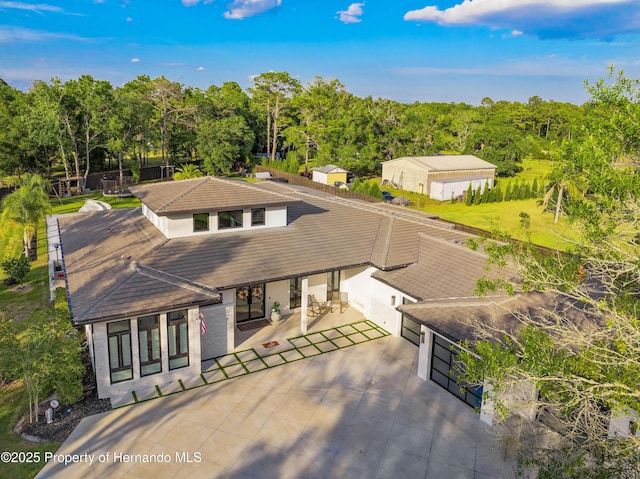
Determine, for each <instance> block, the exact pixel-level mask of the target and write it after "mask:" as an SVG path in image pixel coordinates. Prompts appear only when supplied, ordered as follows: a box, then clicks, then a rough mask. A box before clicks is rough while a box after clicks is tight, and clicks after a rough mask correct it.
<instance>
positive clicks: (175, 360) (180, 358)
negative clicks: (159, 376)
mask: <svg viewBox="0 0 640 479" xmlns="http://www.w3.org/2000/svg"><path fill="white" fill-rule="evenodd" d="M172 315H182V317H180V318H175V319H174V318H172ZM183 324H184V329H183V328H182V327H181V326H182V325H183ZM183 334H184V335H185V336H186V342H185V343H184V345H185V347H186V350H185V351H182V350H181V345H182V339H183V338H182V336H183ZM172 335H173V343H172V340H171V336H172ZM172 349H173V350H174V354H171V350H172ZM167 354H168V356H169V370H170V371H172V370H174V369H180V368H184V367H187V366H189V311H188V310H186V309H182V310H179V311H171V312H169V313H167ZM184 359H186V363H184V364H183V362H184Z"/></svg>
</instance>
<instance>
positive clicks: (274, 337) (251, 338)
mask: <svg viewBox="0 0 640 479" xmlns="http://www.w3.org/2000/svg"><path fill="white" fill-rule="evenodd" d="M363 319H364V314H362V313H361V312H360V311H358V310H357V309H355V308H354V307H353V306H349V307H347V308H346V309H343V311H342V312H340V308H339V307H333V308H327V309H326V310H325V311H323V312H321V313H320V314H317V315H315V316H309V315H308V316H307V332H306V334H310V333H314V332H318V331H322V330H325V329H329V328H335V327H338V326H342V325H345V324H350V323H354V322H356V321H360V320H363ZM301 321H302V312H301V311H296V312H294V313H292V314H288V315H282V319H281V320H280V321H271V322H270V324H269V325H268V326H264V327H261V328H256V329H249V330H246V331H241V330H240V329H239V328H238V326H237V325H236V327H235V331H234V339H235V340H234V351H243V350H245V349H251V348H254V349H256V351H258V352H259V353H261V354H272V353H276V352H279V349H282V348H286V347H287V344H288V343H287V338H293V337H295V336H299V335H300V334H303V333H302V329H301ZM274 342H277V343H278V345H273V343H274ZM265 345H267V346H265Z"/></svg>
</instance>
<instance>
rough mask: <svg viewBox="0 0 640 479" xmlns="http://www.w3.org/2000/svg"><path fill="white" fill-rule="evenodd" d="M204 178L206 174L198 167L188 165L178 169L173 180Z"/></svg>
mask: <svg viewBox="0 0 640 479" xmlns="http://www.w3.org/2000/svg"><path fill="white" fill-rule="evenodd" d="M203 176H204V173H202V171H200V168H198V166H196V165H193V164H191V163H186V164H184V165H182V166H179V167H178V168H176V172H175V173H174V175H173V179H174V180H189V179H192V178H201V177H203Z"/></svg>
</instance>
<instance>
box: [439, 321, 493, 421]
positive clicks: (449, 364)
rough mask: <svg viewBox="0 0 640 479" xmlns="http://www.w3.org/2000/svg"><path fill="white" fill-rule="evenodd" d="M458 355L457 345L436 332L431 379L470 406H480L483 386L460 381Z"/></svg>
mask: <svg viewBox="0 0 640 479" xmlns="http://www.w3.org/2000/svg"><path fill="white" fill-rule="evenodd" d="M457 356H458V354H457V346H456V345H454V344H453V343H451V342H450V341H447V340H446V339H444V338H441V337H440V336H438V335H436V334H434V335H433V353H432V355H431V379H433V380H434V381H435V382H436V383H438V384H439V385H440V386H442V387H443V388H445V389H446V390H447V391H449V392H451V393H453V394H454V395H455V396H457V397H458V398H460V399H462V400H463V401H464V402H465V403H467V404H468V405H469V406H471V407H476V408H479V407H480V405H481V404H482V386H463V385H461V384H460V383H458V376H459V374H460V370H459V367H460V365H459V363H458V361H457Z"/></svg>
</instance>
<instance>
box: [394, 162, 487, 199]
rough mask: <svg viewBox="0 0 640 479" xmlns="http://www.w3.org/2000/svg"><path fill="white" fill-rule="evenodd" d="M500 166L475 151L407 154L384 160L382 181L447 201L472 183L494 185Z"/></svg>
mask: <svg viewBox="0 0 640 479" xmlns="http://www.w3.org/2000/svg"><path fill="white" fill-rule="evenodd" d="M496 169H497V167H496V165H494V164H492V163H489V162H488V161H484V160H482V159H480V158H478V157H476V156H473V155H433V156H406V157H402V158H396V159H394V160H390V161H385V162H384V163H382V183H383V184H385V183H390V184H391V185H392V186H394V187H396V188H399V189H402V190H406V191H413V192H415V193H421V194H426V195H430V196H431V198H434V199H437V200H441V201H444V200H450V199H451V194H452V193H453V194H454V196H459V195H461V194H462V193H463V192H464V191H465V190H466V189H467V188H468V187H469V183H471V184H472V185H474V189H475V188H477V186H475V185H476V184H478V185H482V187H483V188H484V185H485V184H486V183H488V184H489V187H492V186H493V184H494V181H495V177H496Z"/></svg>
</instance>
